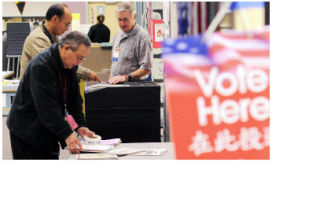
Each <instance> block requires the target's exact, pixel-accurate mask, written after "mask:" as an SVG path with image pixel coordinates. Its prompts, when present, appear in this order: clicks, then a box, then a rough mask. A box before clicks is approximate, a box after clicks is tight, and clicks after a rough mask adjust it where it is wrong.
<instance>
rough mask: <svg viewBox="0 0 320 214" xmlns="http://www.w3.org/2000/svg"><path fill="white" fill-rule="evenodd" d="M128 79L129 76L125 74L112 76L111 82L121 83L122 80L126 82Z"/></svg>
mask: <svg viewBox="0 0 320 214" xmlns="http://www.w3.org/2000/svg"><path fill="white" fill-rule="evenodd" d="M126 81H127V77H126V76H125V75H117V76H114V77H111V78H110V79H109V81H108V82H109V84H117V83H121V82H126Z"/></svg>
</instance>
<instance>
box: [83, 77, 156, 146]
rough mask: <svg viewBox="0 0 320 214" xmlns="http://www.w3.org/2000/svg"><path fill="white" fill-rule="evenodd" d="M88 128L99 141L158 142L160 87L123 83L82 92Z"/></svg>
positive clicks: (148, 83) (145, 83)
mask: <svg viewBox="0 0 320 214" xmlns="http://www.w3.org/2000/svg"><path fill="white" fill-rule="evenodd" d="M85 113H86V119H87V124H88V128H89V129H90V130H92V131H94V132H95V133H96V134H98V135H100V136H101V137H102V139H109V138H121V140H122V142H124V143H127V142H160V86H159V85H157V84H156V83H153V82H127V83H125V84H120V85H105V86H103V87H102V88H99V89H95V90H87V89H86V91H85Z"/></svg>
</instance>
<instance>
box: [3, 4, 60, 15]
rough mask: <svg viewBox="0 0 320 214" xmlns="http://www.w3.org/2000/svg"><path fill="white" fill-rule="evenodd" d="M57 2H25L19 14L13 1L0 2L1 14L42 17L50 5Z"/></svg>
mask: <svg viewBox="0 0 320 214" xmlns="http://www.w3.org/2000/svg"><path fill="white" fill-rule="evenodd" d="M56 3H59V2H39V1H38V2H28V1H27V2H26V4H25V6H24V10H23V13H22V14H20V12H19V10H18V7H17V5H16V3H15V2H2V16H3V17H6V16H10V17H14V16H24V17H26V16H28V17H37V16H41V17H44V16H45V15H46V12H47V10H48V8H49V7H50V5H52V4H56Z"/></svg>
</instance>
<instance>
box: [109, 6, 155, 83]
mask: <svg viewBox="0 0 320 214" xmlns="http://www.w3.org/2000/svg"><path fill="white" fill-rule="evenodd" d="M116 15H117V19H118V24H119V27H120V29H119V31H118V32H117V33H116V35H115V37H114V40H113V47H112V65H111V78H110V79H109V83H110V84H117V83H121V82H126V81H131V80H135V81H137V80H142V79H145V78H146V77H147V76H148V75H149V74H150V72H151V54H152V49H151V39H150V37H149V35H148V33H147V32H146V31H145V30H144V29H143V28H142V27H140V26H139V25H138V24H136V18H137V14H136V13H135V10H134V7H133V5H132V4H130V3H121V4H119V5H118V6H117V8H116Z"/></svg>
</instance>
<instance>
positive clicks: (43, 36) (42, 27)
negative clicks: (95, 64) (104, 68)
mask: <svg viewBox="0 0 320 214" xmlns="http://www.w3.org/2000/svg"><path fill="white" fill-rule="evenodd" d="M71 20H72V16H71V12H70V10H69V8H68V6H67V5H65V4H54V5H51V6H50V7H49V9H48V11H47V13H46V21H45V22H43V23H40V24H39V26H38V27H37V28H36V29H35V30H33V31H32V32H31V33H30V34H29V36H28V37H27V39H26V41H25V42H24V45H23V50H22V56H21V67H20V79H22V77H23V74H24V72H25V69H26V67H27V64H28V62H29V61H30V60H31V59H32V58H33V57H35V56H36V55H38V54H39V53H40V52H42V51H44V50H46V49H47V48H49V47H50V46H51V45H52V44H54V43H57V42H58V41H59V39H58V37H57V36H60V35H62V34H63V33H64V32H65V31H66V30H68V28H69V25H70V24H71ZM78 77H79V78H80V79H83V80H92V81H98V82H101V79H100V78H99V77H98V76H97V75H96V74H95V72H93V71H90V70H89V69H87V68H84V67H82V66H79V69H78Z"/></svg>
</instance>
